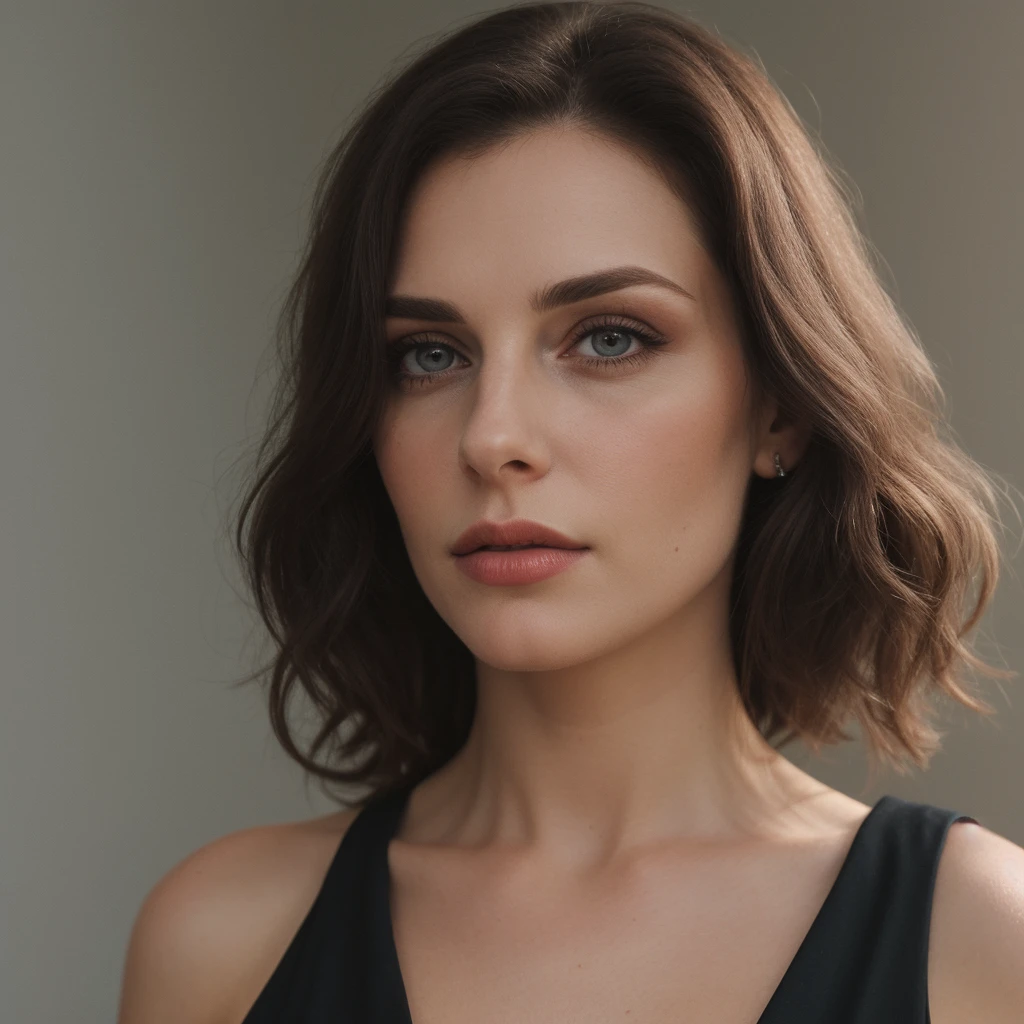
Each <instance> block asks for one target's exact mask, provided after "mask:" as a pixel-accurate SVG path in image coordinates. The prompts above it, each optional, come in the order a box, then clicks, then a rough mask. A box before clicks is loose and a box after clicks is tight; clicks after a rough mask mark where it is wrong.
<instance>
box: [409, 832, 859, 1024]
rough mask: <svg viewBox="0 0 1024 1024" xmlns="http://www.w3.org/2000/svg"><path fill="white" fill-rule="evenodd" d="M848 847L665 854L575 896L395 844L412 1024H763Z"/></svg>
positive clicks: (538, 878) (560, 884)
mask: <svg viewBox="0 0 1024 1024" xmlns="http://www.w3.org/2000/svg"><path fill="white" fill-rule="evenodd" d="M396 845H397V844H396ZM844 852H845V851H844V849H843V848H842V847H841V846H833V847H830V848H829V849H820V848H819V849H816V850H811V851H807V850H804V851H774V852H772V853H769V854H765V853H764V852H762V853H760V854H758V855H756V856H754V855H751V854H736V855H735V856H725V857H719V858H716V859H713V860H708V859H704V860H703V861H692V860H687V859H686V858H679V857H667V858H663V859H659V860H656V861H653V862H649V863H646V864H644V865H642V866H636V867H634V869H632V870H630V871H628V872H623V873H620V874H618V875H615V876H609V877H605V878H603V879H601V880H599V881H598V880H595V881H593V882H590V883H588V884H587V885H586V886H581V885H579V884H569V883H566V882H565V881H564V880H563V881H556V880H552V879H550V878H545V877H544V876H543V875H542V874H541V873H539V872H536V871H532V870H530V869H529V868H525V867H523V868H520V869H515V868H514V869H511V870H509V869H508V867H507V866H506V867H505V868H504V869H502V870H495V869H494V868H493V867H492V868H491V869H484V868H480V869H473V868H467V866H466V865H465V864H463V865H461V866H456V865H453V864H449V865H446V866H442V865H440V864H439V863H438V862H436V861H435V862H434V863H430V862H429V861H426V860H416V859H413V858H412V857H410V856H409V855H408V854H407V853H405V851H402V850H401V849H393V853H392V855H391V858H390V862H391V879H392V882H391V922H392V929H393V934H394V941H395V949H396V952H397V955H398V960H399V965H400V969H401V974H402V978H403V980H404V983H405V990H406V996H407V999H408V1003H409V1008H410V1011H411V1016H412V1021H413V1024H480V1022H481V1021H487V1022H488V1024H513V1022H515V1024H522V1022H523V1021H530V1022H531V1024H556V1022H557V1024H575V1022H577V1021H578V1022H580V1024H582V1022H584V1021H585V1022H587V1024H605V1022H608V1024H610V1022H612V1021H615V1022H616V1024H621V1022H622V1021H629V1020H634V1021H638V1022H643V1024H669V1022H672V1024H678V1022H679V1021H683V1020H685V1021H687V1022H688V1024H757V1022H758V1020H759V1019H760V1018H761V1015H762V1013H763V1011H764V1009H765V1007H766V1005H767V1004H768V1002H769V1000H770V999H771V997H772V995H773V993H774V992H775V990H776V988H777V987H778V985H779V982H780V981H781V979H782V978H783V976H784V975H786V973H787V970H788V968H789V965H790V963H791V962H792V960H793V958H794V956H795V955H796V953H797V951H798V949H799V948H800V947H801V944H802V942H803V940H804V939H805V937H806V935H807V933H808V931H809V930H810V928H811V925H812V923H813V922H814V920H815V918H816V916H817V914H818V912H819V910H820V908H821V906H822V904H823V903H824V901H825V898H826V896H827V895H828V893H829V891H830V889H831V887H832V885H833V883H834V881H835V878H836V875H837V874H838V871H839V867H840V864H841V862H842V858H843V855H844Z"/></svg>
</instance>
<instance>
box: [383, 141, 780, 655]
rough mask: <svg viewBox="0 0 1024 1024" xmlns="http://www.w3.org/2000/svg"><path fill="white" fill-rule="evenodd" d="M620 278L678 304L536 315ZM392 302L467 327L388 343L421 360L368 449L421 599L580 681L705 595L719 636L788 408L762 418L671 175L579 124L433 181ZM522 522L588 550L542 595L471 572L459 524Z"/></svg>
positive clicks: (482, 650) (628, 301)
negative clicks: (424, 306) (581, 673)
mask: <svg viewBox="0 0 1024 1024" xmlns="http://www.w3.org/2000/svg"><path fill="white" fill-rule="evenodd" d="M620 267H639V268H644V269H645V270H647V271H650V272H651V273H652V274H656V275H660V276H661V277H663V278H665V279H667V280H668V281H671V282H674V283H675V285H677V286H678V289H680V290H676V289H672V288H668V287H662V286H659V285H658V284H653V283H647V284H634V285H631V286H629V287H625V288H620V289H617V290H615V291H610V292H607V293H606V294H600V295H593V296H592V297H584V298H578V297H577V298H576V299H575V300H574V301H572V302H571V303H569V304H567V305H562V304H559V305H552V306H550V307H546V308H543V309H536V308H534V306H533V305H532V303H531V300H532V298H533V296H534V295H535V294H538V293H540V292H542V291H543V290H544V289H546V288H550V286H552V285H553V284H555V283H557V282H562V281H566V280H569V279H574V278H579V277H582V276H585V275H591V274H595V273H597V272H601V271H607V270H609V269H612V268H620ZM390 295H391V296H392V297H394V296H401V297H416V298H429V299H434V300H439V301H441V302H444V303H446V304H449V305H450V306H452V307H455V308H456V309H457V311H458V313H459V314H460V315H461V320H462V322H456V321H455V320H454V319H453V318H448V319H445V320H438V321H436V322H435V321H433V320H428V319H422V318H406V317H390V316H389V317H388V319H387V322H386V332H387V337H388V340H389V342H391V341H394V340H395V339H402V338H410V337H415V338H416V339H417V340H419V341H422V342H425V343H426V344H425V345H424V346H423V347H422V348H421V349H420V350H419V352H418V353H417V350H415V349H412V350H407V351H405V352H404V353H402V354H400V355H399V356H398V357H397V358H398V360H399V361H398V363H397V364H396V367H395V370H396V378H395V380H394V383H393V386H392V390H391V394H390V397H389V399H388V403H387V408H386V410H385V412H384V415H383V417H382V419H381V421H380V425H379V428H378V431H377V433H376V434H375V437H374V450H375V453H376V458H377V463H378V466H379V469H380V473H381V477H382V479H383V482H384V485H385V487H386V488H387V491H388V494H389V496H390V498H391V501H392V503H393V505H394V508H395V511H396V514H397V516H398V520H399V523H400V526H401V530H402V535H403V537H404V540H405V544H406V547H407V550H408V553H409V558H410V561H411V563H412V566H413V569H414V571H415V573H416V575H417V577H418V579H419V582H420V585H421V586H422V587H423V590H424V592H425V593H426V595H427V597H428V598H429V599H430V601H431V603H432V604H433V605H434V607H435V608H436V609H437V611H438V613H439V614H440V615H441V617H442V618H443V619H444V620H445V621H446V622H447V623H448V624H449V626H450V627H451V628H452V630H453V631H454V632H455V633H456V634H457V635H458V636H459V637H460V638H461V639H462V640H463V641H464V642H465V643H466V645H467V646H468V647H469V649H470V650H471V651H472V652H473V653H474V655H475V656H476V657H477V658H479V659H480V660H481V661H483V662H485V663H486V664H488V665H491V666H495V667H497V668H502V669H506V670H511V671H516V670H523V671H537V670H544V669H556V668H563V667H567V666H569V665H572V664H578V663H581V662H584V661H587V660H589V659H591V658H594V657H596V656H598V655H600V654H601V653H604V652H608V651H611V650H614V649H618V648H621V647H623V646H624V645H626V644H628V643H630V642H631V641H636V640H638V639H640V638H641V637H642V636H643V635H644V634H645V633H647V631H649V630H651V629H654V628H656V627H658V626H669V627H670V628H671V627H672V625H673V624H672V623H669V622H668V620H670V619H674V618H675V619H678V618H679V617H680V616H682V617H683V618H684V619H685V617H686V616H687V614H688V610H690V609H692V608H694V607H695V606H696V603H697V602H701V601H704V602H706V600H707V598H708V595H709V594H717V595H719V596H720V597H721V613H722V616H723V623H724V615H725V611H726V606H725V600H726V596H725V595H727V592H728V586H727V581H728V573H729V571H730V569H731V555H732V551H733V548H734V545H735V541H736V538H737V535H738V530H739V525H740V517H741V512H742V507H743V500H744V494H745V490H746V487H747V483H748V481H749V478H750V474H751V472H752V471H756V472H758V473H760V474H761V475H763V476H771V475H772V474H773V465H772V451H773V450H775V449H777V448H778V447H779V446H778V445H773V443H772V437H771V435H769V434H768V433H767V428H768V424H769V423H770V422H771V416H772V413H773V411H774V409H773V407H769V408H768V409H767V414H766V415H764V414H762V415H761V416H760V417H759V419H758V422H756V423H755V422H754V420H753V410H752V406H751V402H752V388H751V387H750V386H749V382H748V379H747V375H746V368H745V361H744V358H743V353H742V349H741V343H740V338H739V334H738V329H737V324H736V323H735V321H734V318H733V313H732V309H731V306H730V302H729V299H728V296H727V293H726V289H725V285H724V282H723V281H722V280H721V278H720V275H719V274H718V273H717V272H716V270H715V268H714V267H713V265H712V263H711V260H710V257H709V255H708V254H707V253H706V252H705V250H704V249H703V248H702V247H701V244H700V242H699V241H698V238H697V235H696V233H695V222H694V220H693V219H692V217H691V215H690V213H689V210H688V209H687V207H686V206H685V205H684V204H683V203H682V202H681V201H680V200H679V199H678V198H677V197H676V196H675V195H674V194H673V193H672V192H671V191H670V190H669V189H668V187H667V185H666V184H665V183H664V182H663V180H662V179H661V177H660V176H658V175H657V173H656V172H654V171H652V170H651V169H650V168H649V167H648V166H647V165H645V164H644V163H643V162H641V161H640V160H639V159H637V158H636V157H635V156H634V155H633V154H632V153H631V152H630V151H629V150H628V149H625V148H622V147H620V146H619V145H617V144H616V143H613V142H610V141H607V140H603V139H599V138H597V137H595V136H593V135H588V134H585V133H583V132H579V131H562V130H545V131H540V132H537V133H534V134H531V135H528V136H526V137H524V138H522V139H520V140H518V141H517V142H516V143H514V144H512V145H511V146H508V147H506V148H503V149H495V150H492V151H490V152H489V153H488V154H486V155H484V156H483V157H480V158H475V159H473V160H471V161H461V160H460V161H454V160H449V161H447V162H444V163H442V164H439V165H437V166H435V167H434V168H432V169H431V170H430V171H429V172H428V173H427V174H426V175H425V176H424V178H423V179H422V180H421V181H420V183H419V185H418V188H417V190H416V192H415V193H414V195H413V196H412V197H411V200H410V205H409V207H408V213H407V217H406V220H405V223H404V225H403V232H402V236H401V238H400V244H399V250H398V258H397V263H396V266H395V273H394V278H393V285H392V287H391V289H390ZM556 297H557V296H556ZM602 319H605V320H608V321H609V323H608V325H606V326H604V327H602V326H601V321H602ZM633 328H636V329H637V330H638V331H640V332H643V334H646V335H649V336H651V338H652V339H655V340H657V341H658V342H660V344H658V345H656V346H652V347H650V348H646V347H645V344H644V340H643V337H642V335H637V334H633V333H630V331H631V330H632V329H633ZM598 363H600V364H599V365H598ZM400 374H404V375H407V377H408V379H398V377H397V375H400ZM520 517H522V518H527V519H533V520H536V521H539V522H540V523H543V524H545V525H547V526H551V527H554V528H555V529H557V530H559V531H561V532H562V533H564V534H566V535H568V536H569V537H570V538H572V539H574V540H575V541H576V542H577V543H578V544H579V545H585V546H586V547H588V548H589V550H588V551H587V552H586V553H585V554H584V555H583V557H580V558H578V559H577V560H575V561H574V562H573V564H572V565H571V566H570V567H569V568H567V569H565V570H564V571H562V572H560V573H558V574H556V575H554V576H552V577H550V578H548V579H545V580H543V581H540V582H534V583H529V584H526V585H497V586H496V585H491V584H487V583H482V582H479V581H478V580H476V579H473V578H471V577H470V576H468V575H466V573H464V572H463V571H461V570H460V568H459V566H458V565H457V564H456V562H457V559H456V557H455V556H454V555H452V554H451V552H450V548H451V547H452V545H453V543H454V542H455V540H456V538H457V537H458V536H459V534H461V533H462V532H463V530H465V529H466V528H467V527H468V526H470V525H471V524H472V523H474V522H476V521H477V520H479V519H482V518H486V519H491V520H506V519H511V518H520ZM712 584H715V585H716V586H712Z"/></svg>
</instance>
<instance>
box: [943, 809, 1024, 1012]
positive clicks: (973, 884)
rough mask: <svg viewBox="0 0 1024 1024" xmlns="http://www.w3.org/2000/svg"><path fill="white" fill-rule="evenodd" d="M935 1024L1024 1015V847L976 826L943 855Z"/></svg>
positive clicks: (958, 835) (968, 826) (955, 832)
mask: <svg viewBox="0 0 1024 1024" xmlns="http://www.w3.org/2000/svg"><path fill="white" fill-rule="evenodd" d="M928 995H929V1003H930V1014H931V1021H932V1024H962V1022H964V1021H971V1022H977V1024H1019V1021H1020V1020H1021V1019H1022V1014H1024V848H1022V847H1020V846H1018V845H1017V844H1016V843H1013V842H1011V841H1010V840H1009V839H1006V838H1005V837H1003V836H1001V835H999V834H998V833H996V832H992V831H990V830H989V829H987V828H985V827H984V826H983V825H979V824H975V823H973V822H969V821H961V822H956V823H954V824H953V825H951V826H950V829H949V832H948V834H947V836H946V844H945V846H944V847H943V851H942V856H941V857H940V858H939V868H938V873H937V875H936V879H935V890H934V897H933V901H932V917H931V934H930V941H929V950H928Z"/></svg>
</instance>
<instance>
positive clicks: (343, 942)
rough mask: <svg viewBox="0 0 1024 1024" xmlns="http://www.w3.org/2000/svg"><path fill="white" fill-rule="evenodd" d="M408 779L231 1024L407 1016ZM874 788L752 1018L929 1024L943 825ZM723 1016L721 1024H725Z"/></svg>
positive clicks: (352, 836) (341, 852) (354, 842)
mask: <svg viewBox="0 0 1024 1024" xmlns="http://www.w3.org/2000/svg"><path fill="white" fill-rule="evenodd" d="M410 792H411V787H409V788H404V789H401V790H398V791H395V792H392V793H390V794H386V795H384V796H381V797H378V798H376V799H375V800H372V801H371V802H369V803H367V804H365V805H364V806H363V808H362V810H360V812H359V813H358V814H357V815H356V817H355V818H354V819H353V820H352V822H351V823H350V824H349V827H348V830H347V832H346V833H345V835H344V837H343V839H342V841H341V843H340V844H339V846H338V850H337V852H336V853H335V855H334V858H333V859H332V861H331V864H330V867H329V868H328V870H327V874H326V875H325V876H324V880H323V882H322V884H321V887H320V890H319V892H318V894H317V896H316V899H315V900H314V902H313V905H312V907H311V908H310V909H309V912H308V913H307V915H306V917H305V918H304V919H303V921H302V924H301V925H300V926H299V929H298V931H297V932H296V933H295V935H294V937H293V938H292V941H291V944H290V945H289V946H288V948H287V950H286V951H285V953H284V956H283V957H282V958H281V960H280V961H279V962H278V964H277V966H276V968H275V969H274V972H273V973H272V974H271V976H270V979H269V980H268V981H267V983H266V985H265V986H264V987H263V990H262V991H261V992H260V993H259V995H258V996H257V998H256V1001H255V1002H254V1003H253V1005H252V1007H251V1008H250V1010H249V1012H248V1013H247V1014H246V1017H245V1019H244V1021H243V1022H242V1024H371V1022H372V1024H413V1022H412V1019H411V1017H410V1013H409V1005H408V1002H407V1000H406V994H405V986H404V984H403V981H402V974H401V970H400V968H399V964H398V955H397V953H396V950H395V941H394V935H393V933H392V930H391V907H390V888H389V886H390V874H389V868H388V860H387V852H388V843H389V842H390V840H391V838H392V836H394V834H395V832H396V831H397V829H398V825H399V823H400V822H401V819H402V814H403V811H404V810H405V805H406V802H407V800H408V798H409V794H410ZM956 821H972V822H975V823H976V824H977V819H976V818H972V817H970V816H968V815H966V814H958V813H957V812H956V811H950V810H946V809H944V808H941V807H935V806H932V805H931V804H921V803H913V802H911V801H907V800H903V799H901V798H900V797H895V796H883V797H881V798H880V799H879V800H878V802H877V803H876V804H875V805H874V807H873V808H872V809H871V811H870V812H869V813H868V815H867V816H866V817H865V818H864V820H863V822H861V825H860V828H859V829H858V831H857V834H856V836H855V837H854V840H853V843H852V845H851V846H850V848H849V851H848V852H847V855H846V858H845V860H844V861H843V864H842V867H841V869H840V871H839V874H838V876H837V877H836V880H835V883H834V884H833V886H832V888H831V889H830V890H829V893H828V896H827V897H826V899H825V902H824V903H823V904H822V907H821V909H820V911H819V912H818V916H817V917H816V918H815V919H814V923H813V924H812V925H811V927H810V930H809V931H808V932H807V934H806V936H805V937H804V940H803V943H802V944H801V946H800V947H799V949H798V950H797V953H796V955H795V956H794V957H793V959H792V960H791V961H790V964H789V967H788V968H787V969H786V972H785V974H784V975H783V978H782V981H781V982H780V983H779V985H778V987H777V988H776V989H775V992H774V993H773V995H772V997H771V999H770V1000H769V1002H768V1005H767V1006H766V1007H765V1009H764V1012H763V1013H762V1014H761V1016H760V1018H758V1021H757V1024H826V1022H827V1024H930V1018H929V1015H928V933H929V923H930V919H931V905H932V892H933V889H934V885H935V875H936V871H937V869H938V864H939V856H940V854H941V852H942V847H943V844H944V843H945V839H946V833H947V831H948V830H949V826H950V825H952V824H953V823H954V822H956ZM726 1024H729V1022H726Z"/></svg>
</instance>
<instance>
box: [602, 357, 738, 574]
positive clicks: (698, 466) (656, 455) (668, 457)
mask: <svg viewBox="0 0 1024 1024" xmlns="http://www.w3.org/2000/svg"><path fill="white" fill-rule="evenodd" d="M744 383H745V381H744V376H743V372H742V367H736V366H732V365H728V366H715V367H714V368H708V369H707V371H706V372H701V373H696V372H693V373H687V374H685V375H683V374H680V375H673V377H672V379H671V381H666V382H665V388H664V390H662V389H661V388H659V389H658V390H657V392H656V393H651V394H649V395H648V396H647V400H646V401H645V402H643V403H642V404H641V405H639V406H638V407H636V408H635V409H633V410H632V411H631V412H630V413H629V415H628V417H627V418H626V419H625V420H620V422H619V423H618V425H617V430H618V431H620V433H619V436H620V438H621V439H622V440H621V443H620V444H617V445H614V446H613V447H612V448H606V449H605V451H604V456H605V459H606V461H605V465H606V467H607V470H608V475H607V479H606V487H607V491H606V497H607V498H608V499H609V505H610V506H611V507H613V508H617V510H618V513H617V518H619V521H620V523H621V529H623V530H633V531H635V532H634V538H635V540H636V541H637V544H636V546H635V547H634V546H633V545H632V544H627V545H624V546H623V547H622V549H621V551H622V553H623V554H627V555H629V557H630V558H632V559H633V560H634V561H633V565H634V566H635V568H636V570H637V571H638V572H643V573H644V574H646V575H647V576H648V578H650V574H651V573H652V572H655V571H656V570H658V568H659V567H663V566H664V565H665V561H664V560H666V559H668V560H671V561H673V562H676V563H679V564H680V565H681V568H682V570H683V572H684V574H685V575H686V576H687V577H688V576H689V574H690V572H693V573H696V574H697V575H698V576H704V575H708V574H710V575H714V574H715V573H716V572H717V571H718V569H719V568H720V567H721V564H722V563H723V562H724V561H725V559H726V558H727V557H728V555H729V552H730V550H731V549H732V546H733V544H734V542H735V539H736V536H737V535H738V532H739V526H740V519H741V516H742V511H743V501H744V496H745V494H746V488H747V484H748V482H749V478H750V473H751V469H752V467H751V452H750V441H749V432H748V418H747V409H746V405H745V395H744ZM621 411H622V410H619V412H620V413H621ZM609 451H614V453H615V454H614V457H613V458H612V459H611V460H610V461H608V460H607V456H608V453H609ZM627 549H631V550H627ZM641 563H643V564H642V567H641ZM687 567H688V568H687ZM622 568H623V570H624V571H628V570H627V567H626V566H622ZM676 578H680V577H676ZM691 582H694V583H696V582H698V581H697V580H692V581H691Z"/></svg>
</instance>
